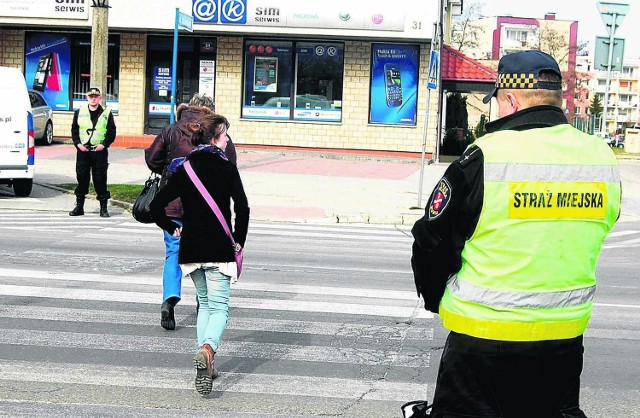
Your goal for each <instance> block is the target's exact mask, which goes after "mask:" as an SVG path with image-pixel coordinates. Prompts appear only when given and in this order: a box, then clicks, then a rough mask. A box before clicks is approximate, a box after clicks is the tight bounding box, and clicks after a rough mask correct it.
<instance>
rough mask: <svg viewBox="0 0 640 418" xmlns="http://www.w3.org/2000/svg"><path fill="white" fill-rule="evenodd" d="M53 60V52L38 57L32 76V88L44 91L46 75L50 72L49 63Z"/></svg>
mask: <svg viewBox="0 0 640 418" xmlns="http://www.w3.org/2000/svg"><path fill="white" fill-rule="evenodd" d="M52 61H53V53H51V52H50V53H48V54H45V55H42V56H40V58H39V59H38V68H37V69H36V74H35V76H34V78H33V89H34V90H38V91H44V87H45V85H46V84H47V77H49V73H50V72H51V64H52Z"/></svg>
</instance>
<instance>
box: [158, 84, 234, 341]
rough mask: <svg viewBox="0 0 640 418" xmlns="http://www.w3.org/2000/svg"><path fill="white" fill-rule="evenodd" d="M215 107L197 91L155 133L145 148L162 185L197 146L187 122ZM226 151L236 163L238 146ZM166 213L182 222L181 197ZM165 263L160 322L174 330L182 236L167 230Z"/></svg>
mask: <svg viewBox="0 0 640 418" xmlns="http://www.w3.org/2000/svg"><path fill="white" fill-rule="evenodd" d="M214 110H215V107H214V104H213V100H212V99H211V98H210V97H209V96H207V95H202V96H201V95H199V94H198V93H196V94H195V95H194V96H193V98H192V99H191V101H190V102H189V105H186V104H181V105H180V106H179V107H178V109H177V111H176V122H175V123H173V124H171V125H169V126H167V127H165V128H164V129H163V130H162V132H161V133H160V134H159V135H158V136H156V138H155V140H154V141H153V142H152V143H151V145H150V146H149V148H147V149H146V150H145V161H146V163H147V167H149V169H150V170H151V171H152V172H154V173H157V174H161V175H162V177H161V179H160V188H162V187H164V185H165V184H167V181H168V180H169V177H170V175H171V173H170V172H169V171H168V169H169V165H170V164H171V162H172V161H174V160H175V159H176V158H182V157H185V156H186V155H187V154H189V153H190V152H191V151H192V150H193V149H194V148H195V146H194V145H193V143H192V142H191V132H190V131H189V129H188V125H189V124H190V123H193V122H195V121H198V120H199V119H200V118H202V117H203V116H205V115H213V114H215V112H214ZM225 154H226V155H227V158H228V159H229V161H230V162H232V163H233V164H234V165H235V164H236V151H235V146H234V145H233V143H232V142H231V140H229V143H228V144H227V149H226V152H225ZM166 214H167V216H168V217H170V218H171V219H172V220H173V221H175V222H176V223H178V224H181V223H182V221H181V219H182V205H181V203H180V199H176V200H174V201H173V202H171V203H169V205H168V206H167V208H166ZM164 245H165V262H164V269H163V273H162V306H161V307H160V325H161V326H162V327H163V328H164V329H166V330H174V329H175V328H176V321H175V315H174V308H175V306H176V305H177V304H178V302H179V301H180V298H181V289H182V271H181V270H180V266H179V265H178V249H179V248H180V237H174V236H172V235H170V234H167V233H166V232H165V233H164Z"/></svg>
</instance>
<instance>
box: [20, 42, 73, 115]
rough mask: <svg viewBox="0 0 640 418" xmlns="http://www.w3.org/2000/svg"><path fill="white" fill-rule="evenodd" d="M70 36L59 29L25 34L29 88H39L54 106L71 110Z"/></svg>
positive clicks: (53, 107)
mask: <svg viewBox="0 0 640 418" xmlns="http://www.w3.org/2000/svg"><path fill="white" fill-rule="evenodd" d="M69 43H70V42H69V38H68V37H67V36H65V35H61V34H55V33H50V34H49V33H29V32H27V34H26V36H25V75H24V77H25V80H26V82H27V88H29V89H33V90H37V91H39V92H40V93H41V94H42V96H43V97H44V100H45V101H46V102H47V104H48V105H49V106H50V107H51V108H52V109H53V110H69V71H70V62H71V60H70V55H71V54H70V46H69Z"/></svg>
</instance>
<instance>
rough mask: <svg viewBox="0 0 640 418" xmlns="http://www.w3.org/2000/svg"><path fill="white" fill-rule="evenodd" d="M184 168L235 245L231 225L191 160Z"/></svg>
mask: <svg viewBox="0 0 640 418" xmlns="http://www.w3.org/2000/svg"><path fill="white" fill-rule="evenodd" d="M184 169H185V170H187V174H188V175H189V178H190V179H191V181H192V182H193V184H195V185H196V187H197V188H198V190H199V191H200V194H202V197H204V200H206V201H207V203H208V204H209V207H211V210H212V211H213V213H215V214H216V217H217V218H218V221H220V224H222V227H223V228H224V232H226V233H227V235H228V236H229V238H230V239H231V244H232V245H233V246H234V247H235V245H236V241H235V240H234V239H233V235H231V231H230V230H229V226H228V225H227V221H226V220H225V219H224V216H222V213H221V212H220V208H218V205H217V204H216V201H215V200H213V198H212V197H211V194H210V193H209V191H208V190H207V189H206V188H205V187H204V184H202V182H201V181H200V178H199V177H198V175H197V174H196V172H195V171H193V167H191V162H190V161H188V160H187V161H186V162H185V163H184Z"/></svg>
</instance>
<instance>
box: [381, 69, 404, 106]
mask: <svg viewBox="0 0 640 418" xmlns="http://www.w3.org/2000/svg"><path fill="white" fill-rule="evenodd" d="M384 79H385V92H386V97H387V106H389V107H398V106H400V105H401V104H402V79H401V78H400V67H398V66H397V65H396V64H393V63H387V64H385V65H384Z"/></svg>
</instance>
